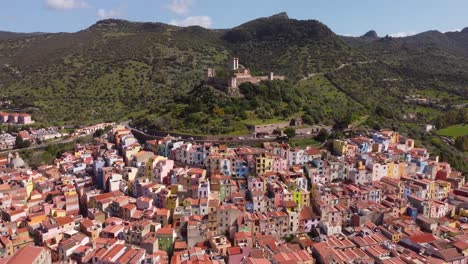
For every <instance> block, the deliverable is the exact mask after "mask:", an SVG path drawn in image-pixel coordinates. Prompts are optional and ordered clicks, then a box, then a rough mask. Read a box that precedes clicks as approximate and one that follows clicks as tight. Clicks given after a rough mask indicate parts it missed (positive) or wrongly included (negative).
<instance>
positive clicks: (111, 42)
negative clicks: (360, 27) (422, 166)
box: [0, 13, 468, 126]
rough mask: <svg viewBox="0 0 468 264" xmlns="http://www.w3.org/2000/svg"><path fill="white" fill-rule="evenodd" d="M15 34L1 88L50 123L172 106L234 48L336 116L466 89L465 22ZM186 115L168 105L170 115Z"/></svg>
mask: <svg viewBox="0 0 468 264" xmlns="http://www.w3.org/2000/svg"><path fill="white" fill-rule="evenodd" d="M9 34H10V35H9ZM9 34H6V33H5V34H0V35H3V36H4V38H8V40H5V39H3V40H0V87H2V89H1V91H0V96H8V97H10V98H12V99H13V101H14V102H15V104H16V106H17V107H19V108H21V107H23V108H25V107H33V109H39V110H37V112H34V113H33V115H34V118H35V119H36V120H38V121H39V122H43V123H46V124H49V123H57V124H61V123H73V124H75V123H92V122H96V121H101V120H106V119H113V120H116V119H129V118H134V117H135V118H136V117H137V116H141V115H148V114H151V115H153V116H155V117H160V116H162V115H170V113H169V112H170V109H166V107H165V106H167V105H169V106H171V107H177V102H179V101H180V100H179V99H180V98H182V97H185V96H186V95H187V94H188V93H189V91H191V90H192V89H193V88H194V87H196V86H197V85H199V84H200V81H201V79H202V76H203V69H204V68H207V67H213V68H215V69H216V70H218V71H220V72H222V71H223V70H224V66H225V64H226V61H227V59H228V58H229V57H230V56H238V57H239V58H240V63H241V64H243V65H245V66H246V67H248V68H250V69H251V72H252V74H254V75H257V74H265V73H266V72H270V71H274V72H275V73H277V74H282V75H286V76H287V78H288V79H289V81H290V82H291V83H293V84H294V85H297V86H298V87H300V89H299V90H300V91H301V93H303V94H305V95H306V96H307V98H308V99H307V100H306V101H307V102H309V104H310V107H311V108H313V110H314V111H315V112H320V111H321V114H317V115H320V116H321V117H320V118H317V119H318V120H322V121H325V120H328V121H333V120H334V119H336V118H338V116H337V114H336V113H339V112H340V111H334V110H333V109H334V108H340V107H342V106H343V105H345V108H344V109H341V108H340V110H344V112H343V113H346V111H347V110H349V111H351V109H354V110H356V109H359V110H356V111H357V112H359V114H366V113H368V114H373V113H374V110H375V108H376V107H377V106H379V107H383V108H386V109H388V110H389V111H390V110H392V109H399V111H401V114H398V115H395V118H400V117H401V116H402V115H403V114H404V113H407V112H411V111H413V110H412V109H411V108H410V106H409V105H404V104H401V102H402V100H403V99H404V96H405V95H408V94H413V93H425V94H431V95H433V94H434V91H443V92H444V94H445V96H444V97H443V98H436V99H435V100H436V101H441V100H442V99H443V100H444V104H447V105H455V104H459V103H463V102H465V100H467V93H465V91H466V87H468V85H467V84H468V67H467V66H468V59H467V58H468V56H467V54H468V42H467V39H468V37H467V35H468V30H467V29H464V30H463V31H461V32H450V33H440V32H437V31H429V32H424V33H421V34H418V35H415V36H411V37H405V38H391V37H379V36H378V34H377V33H376V32H375V31H373V30H371V31H369V32H367V33H366V34H364V35H363V36H361V37H342V36H338V35H336V34H335V33H334V32H333V31H332V30H330V28H328V27H327V26H326V25H324V24H323V23H321V22H319V21H317V20H296V19H291V18H289V17H288V15H287V14H286V13H280V14H277V15H273V16H270V17H265V18H259V19H255V20H252V21H249V22H246V23H244V24H242V25H239V26H237V27H235V28H232V29H222V30H212V29H205V28H202V27H198V26H192V27H177V26H173V25H167V24H163V23H140V22H130V21H126V20H120V19H106V20H102V21H98V22H97V23H96V24H94V25H92V26H90V27H89V28H87V29H84V30H81V31H79V32H76V33H54V34H29V35H28V34H26V35H22V34H16V33H9ZM11 34H12V35H11ZM7 35H9V36H10V37H5V36H7ZM19 36H21V37H19ZM325 87H326V88H325ZM331 94H334V96H330V95H331ZM314 96H320V98H319V99H317V98H315V97H314ZM338 99H339V100H338ZM340 102H341V105H340ZM348 107H349V108H348ZM164 109H165V110H164ZM323 109H326V110H323ZM322 110H323V111H322ZM354 110H353V111H354ZM164 111H166V112H164ZM168 111H169V112H168ZM349 111H348V112H349ZM438 111H440V110H437V109H434V110H431V111H429V112H428V111H426V112H425V113H424V114H421V120H420V121H421V122H422V121H424V122H429V121H430V120H431V118H434V116H435V115H437V114H438V113H439V112H438ZM427 113H430V114H427ZM259 116H260V115H259ZM178 118H179V117H177V116H168V117H167V120H166V121H167V124H168V126H170V124H171V123H172V124H175V123H177V122H176V121H174V120H177V119H178ZM252 118H258V116H256V115H255V113H254V114H253V116H252ZM386 118H387V117H386Z"/></svg>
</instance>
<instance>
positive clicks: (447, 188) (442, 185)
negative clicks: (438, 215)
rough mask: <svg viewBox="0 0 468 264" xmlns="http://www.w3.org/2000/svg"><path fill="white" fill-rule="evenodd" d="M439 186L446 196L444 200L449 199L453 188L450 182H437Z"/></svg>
mask: <svg viewBox="0 0 468 264" xmlns="http://www.w3.org/2000/svg"><path fill="white" fill-rule="evenodd" d="M437 186H438V188H439V192H442V193H443V194H444V198H446V197H448V195H449V192H450V187H451V184H450V182H446V181H437ZM438 198H439V197H438Z"/></svg>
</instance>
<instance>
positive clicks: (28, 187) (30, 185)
mask: <svg viewBox="0 0 468 264" xmlns="http://www.w3.org/2000/svg"><path fill="white" fill-rule="evenodd" d="M23 184H24V188H26V194H27V196H28V197H30V196H31V192H32V191H33V190H34V185H33V181H32V180H31V179H30V178H29V179H28V180H25V181H23Z"/></svg>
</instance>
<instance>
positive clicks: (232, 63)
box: [204, 57, 285, 97]
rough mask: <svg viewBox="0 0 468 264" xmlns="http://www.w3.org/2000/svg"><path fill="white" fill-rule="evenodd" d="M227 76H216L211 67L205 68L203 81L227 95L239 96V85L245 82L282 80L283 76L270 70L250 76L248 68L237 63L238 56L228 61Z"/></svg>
mask: <svg viewBox="0 0 468 264" xmlns="http://www.w3.org/2000/svg"><path fill="white" fill-rule="evenodd" d="M226 70H227V71H228V77H217V76H216V71H215V70H214V69H213V68H207V69H206V70H205V76H204V82H205V83H206V84H209V85H212V86H213V87H215V88H217V89H219V90H221V91H223V92H225V93H226V94H228V95H229V96H232V97H238V96H241V94H240V91H239V85H241V84H242V83H245V82H250V83H254V84H255V83H259V82H260V81H264V80H284V79H285V76H275V75H274V74H273V72H270V73H269V74H268V75H266V76H252V74H251V73H250V70H249V69H248V68H246V67H244V66H243V65H241V64H239V58H237V57H232V58H231V59H230V60H229V61H228V65H227V69H226Z"/></svg>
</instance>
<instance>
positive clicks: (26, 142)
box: [15, 135, 31, 148]
mask: <svg viewBox="0 0 468 264" xmlns="http://www.w3.org/2000/svg"><path fill="white" fill-rule="evenodd" d="M15 145H16V147H17V148H27V147H29V146H31V141H29V140H23V138H22V137H20V136H19V135H18V136H16V142H15Z"/></svg>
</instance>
